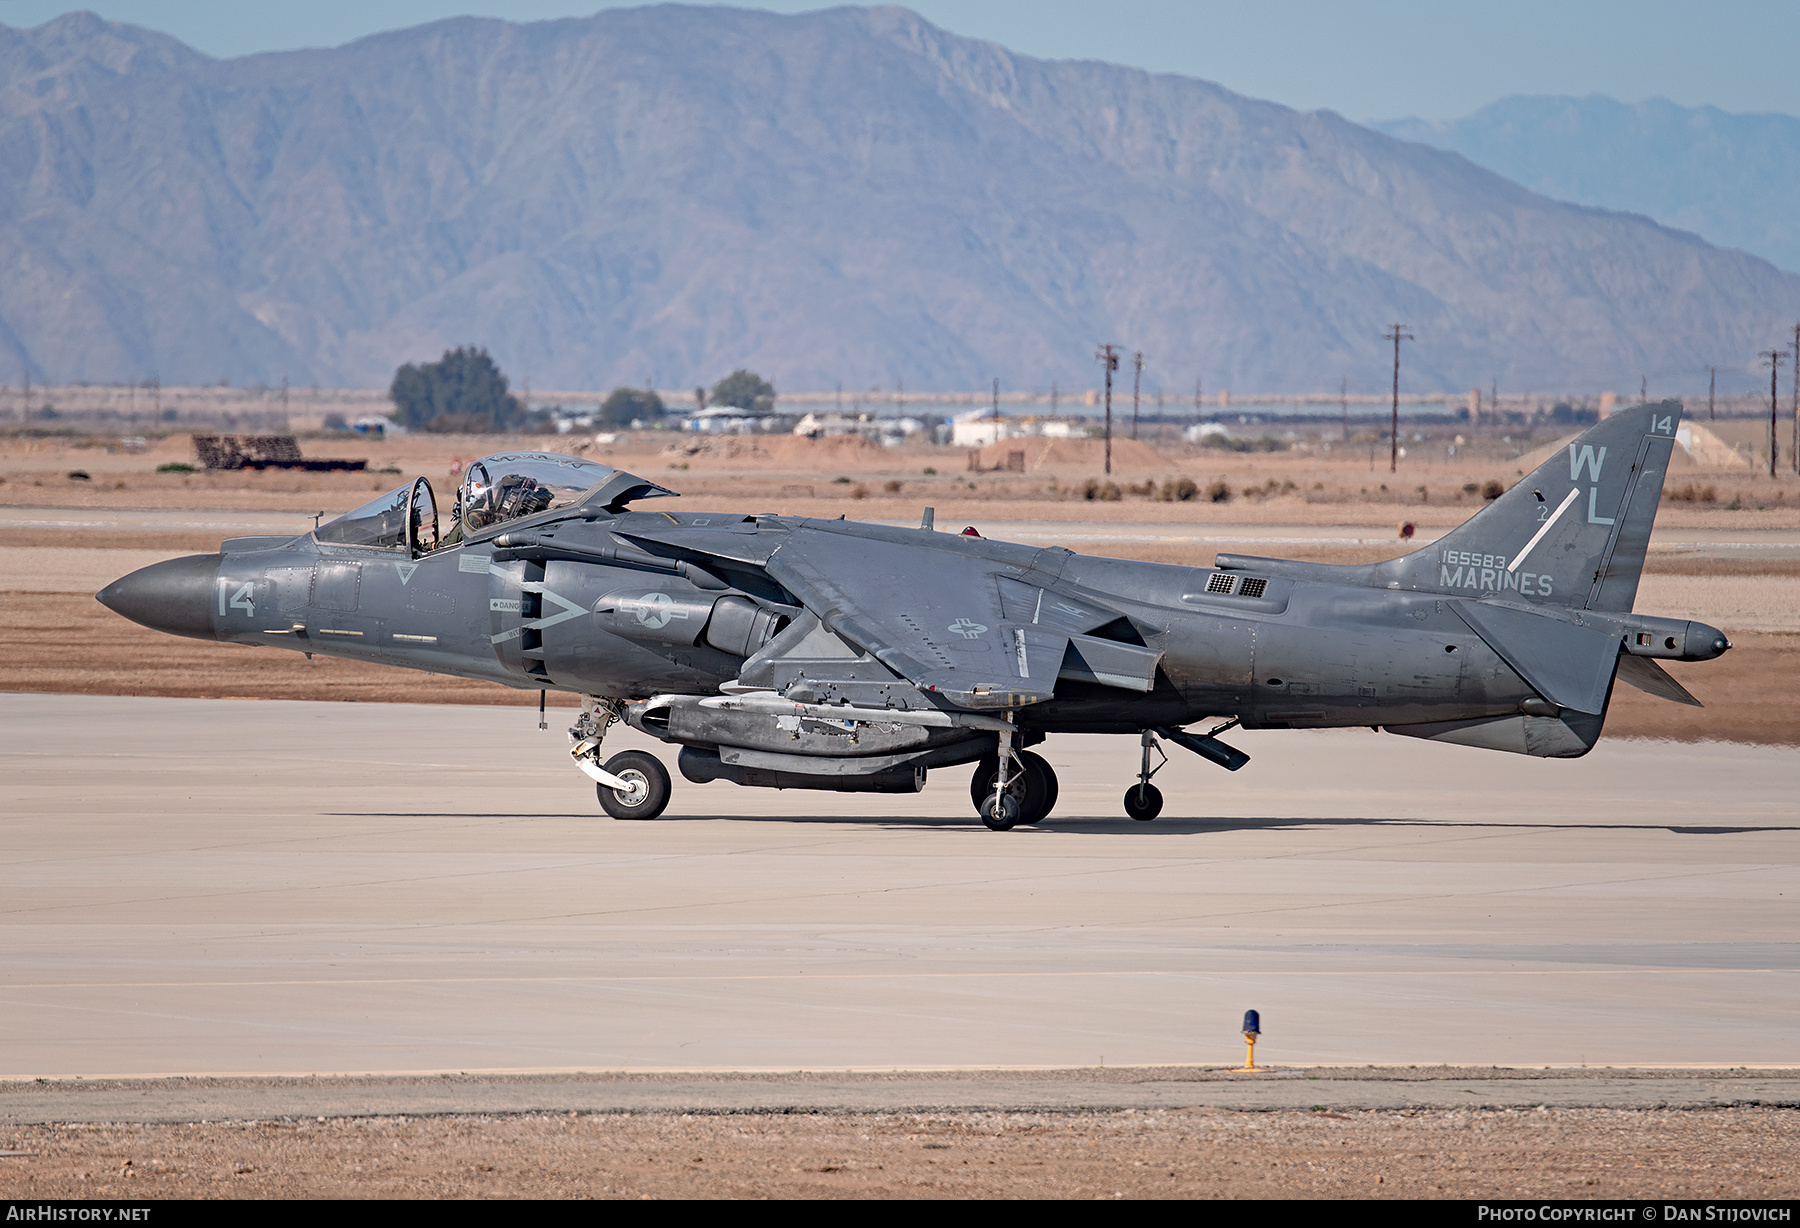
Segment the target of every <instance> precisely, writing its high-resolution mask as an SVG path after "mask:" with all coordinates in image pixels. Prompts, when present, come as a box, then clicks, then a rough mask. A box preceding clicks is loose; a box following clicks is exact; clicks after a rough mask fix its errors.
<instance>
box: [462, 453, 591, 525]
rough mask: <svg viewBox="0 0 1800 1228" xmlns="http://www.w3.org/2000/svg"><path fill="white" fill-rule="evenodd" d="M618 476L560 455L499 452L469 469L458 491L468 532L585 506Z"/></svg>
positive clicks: (463, 522)
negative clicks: (589, 497) (588, 495)
mask: <svg viewBox="0 0 1800 1228" xmlns="http://www.w3.org/2000/svg"><path fill="white" fill-rule="evenodd" d="M617 472H618V470H617V469H612V468H609V467H608V466H606V465H596V464H595V463H594V462H593V461H584V460H582V459H580V458H579V457H574V456H564V455H562V454H561V453H559V452H496V453H494V454H493V455H492V456H484V457H482V458H481V459H480V460H478V461H472V462H470V464H469V468H468V471H467V472H466V473H464V474H463V483H462V489H461V490H460V491H458V492H457V497H456V506H457V514H458V515H459V516H460V517H461V519H462V528H463V532H464V533H478V532H480V531H481V530H482V529H485V528H487V527H488V526H490V525H495V524H499V523H500V522H501V521H504V520H518V519H519V518H521V517H523V516H535V515H537V514H538V513H539V512H547V511H549V510H550V509H551V508H557V507H570V506H573V505H575V504H579V503H580V502H581V501H582V496H583V495H585V494H586V493H587V492H588V491H590V490H592V489H594V488H595V487H596V486H599V485H600V484H602V483H603V482H605V481H606V480H607V479H608V478H610V477H612V476H613V475H614V474H616V473H617Z"/></svg>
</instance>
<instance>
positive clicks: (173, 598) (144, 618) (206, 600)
mask: <svg viewBox="0 0 1800 1228" xmlns="http://www.w3.org/2000/svg"><path fill="white" fill-rule="evenodd" d="M219 559H220V556H219V555H216V554H190V555H188V556H187V557H186V558H180V559H165V560H164V561H163V562H160V563H152V564H150V566H148V567H143V568H139V569H138V570H137V571H134V572H132V573H131V574H130V575H128V576H124V577H121V578H120V579H117V580H114V581H113V582H112V583H111V584H109V585H107V586H106V587H105V588H103V589H101V590H100V591H99V592H97V593H95V594H94V600H96V601H98V602H99V603H100V604H101V605H103V606H105V607H106V608H107V609H109V610H111V611H112V612H113V613H115V614H123V615H124V616H125V617H126V618H129V619H130V620H131V621H132V622H134V623H141V624H143V625H144V626H146V627H150V628H153V629H154V630H157V631H167V632H168V633H169V634H170V635H185V636H188V637H190V638H192V639H197V640H210V639H216V638H218V637H217V636H215V635H214V634H213V613H212V606H213V588H214V585H215V582H216V581H217V579H218V575H219Z"/></svg>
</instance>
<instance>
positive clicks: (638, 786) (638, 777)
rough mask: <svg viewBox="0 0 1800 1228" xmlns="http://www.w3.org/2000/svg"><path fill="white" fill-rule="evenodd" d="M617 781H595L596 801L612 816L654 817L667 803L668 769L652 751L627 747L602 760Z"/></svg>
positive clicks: (626, 817) (629, 817)
mask: <svg viewBox="0 0 1800 1228" xmlns="http://www.w3.org/2000/svg"><path fill="white" fill-rule="evenodd" d="M606 771H607V773H608V774H609V775H611V776H612V777H613V778H614V779H616V780H618V782H619V784H617V785H607V784H596V785H595V786H594V792H595V793H597V794H598V795H599V797H600V805H601V807H602V808H603V809H604V810H605V811H606V813H608V814H610V815H611V816H612V817H613V818H615V819H654V818H656V817H657V816H658V815H660V814H661V813H662V812H663V810H664V809H665V808H666V807H667V806H668V804H669V769H667V768H665V767H664V766H663V765H662V761H661V760H660V759H658V758H657V757H656V756H655V755H648V754H645V753H644V752H643V751H641V750H628V751H625V752H624V753H622V754H617V755H614V756H613V757H612V758H611V759H608V760H607V761H606Z"/></svg>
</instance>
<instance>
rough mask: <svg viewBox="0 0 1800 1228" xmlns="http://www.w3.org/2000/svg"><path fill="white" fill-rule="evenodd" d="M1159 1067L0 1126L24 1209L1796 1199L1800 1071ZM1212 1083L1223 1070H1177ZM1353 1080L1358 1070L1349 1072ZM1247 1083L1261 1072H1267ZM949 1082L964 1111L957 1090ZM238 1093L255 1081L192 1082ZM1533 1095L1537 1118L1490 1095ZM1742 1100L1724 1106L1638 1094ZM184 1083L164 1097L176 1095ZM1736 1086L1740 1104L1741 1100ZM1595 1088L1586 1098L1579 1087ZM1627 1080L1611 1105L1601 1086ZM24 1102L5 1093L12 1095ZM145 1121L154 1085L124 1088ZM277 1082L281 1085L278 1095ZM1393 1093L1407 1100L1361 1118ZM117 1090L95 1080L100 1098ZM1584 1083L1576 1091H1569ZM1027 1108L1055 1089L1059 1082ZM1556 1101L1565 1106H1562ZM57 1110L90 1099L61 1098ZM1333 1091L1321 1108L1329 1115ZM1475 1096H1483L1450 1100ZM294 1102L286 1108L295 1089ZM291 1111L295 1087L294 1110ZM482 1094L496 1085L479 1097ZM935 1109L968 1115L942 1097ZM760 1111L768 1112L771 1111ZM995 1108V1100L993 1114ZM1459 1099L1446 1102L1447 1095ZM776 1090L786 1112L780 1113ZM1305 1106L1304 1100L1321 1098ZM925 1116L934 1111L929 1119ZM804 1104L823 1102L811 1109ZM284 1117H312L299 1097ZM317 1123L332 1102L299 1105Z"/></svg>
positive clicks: (2, 1158)
mask: <svg viewBox="0 0 1800 1228" xmlns="http://www.w3.org/2000/svg"><path fill="white" fill-rule="evenodd" d="M1169 1073H1170V1072H1157V1071H1061V1072H1047V1071H1045V1072H984V1073H980V1074H973V1075H966V1074H965V1075H951V1076H946V1075H942V1074H934V1073H932V1072H919V1073H915V1074H896V1075H892V1076H861V1077H860V1083H859V1080H858V1079H856V1078H848V1077H846V1076H834V1075H829V1074H821V1075H789V1076H770V1075H737V1076H733V1075H718V1076H706V1077H697V1076H692V1075H663V1076H619V1077H616V1078H614V1079H611V1080H603V1079H602V1080H596V1079H595V1077H593V1076H568V1077H564V1078H555V1077H537V1078H532V1079H526V1080H516V1079H515V1080H506V1079H499V1080H494V1079H488V1080H483V1079H478V1078H474V1077H470V1076H463V1077H460V1078H453V1079H448V1080H419V1079H414V1080H399V1081H392V1080H342V1081H309V1080H293V1081H288V1084H287V1085H288V1087H289V1088H291V1089H292V1088H299V1089H304V1088H305V1087H306V1085H308V1084H310V1085H311V1087H312V1088H313V1089H314V1090H315V1091H316V1090H322V1089H321V1086H320V1085H321V1083H336V1084H338V1085H339V1086H337V1087H336V1088H335V1089H334V1090H333V1092H332V1093H331V1094H332V1095H333V1098H341V1096H342V1095H349V1096H353V1097H354V1096H362V1097H364V1098H365V1099H367V1100H369V1101H372V1102H383V1101H387V1100H389V1099H390V1098H391V1097H390V1094H391V1093H392V1092H393V1091H395V1090H396V1088H399V1089H401V1090H402V1091H404V1089H405V1087H406V1086H408V1085H410V1086H412V1087H414V1088H420V1089H423V1090H422V1091H421V1092H419V1093H417V1094H415V1096H414V1097H413V1098H414V1099H415V1100H420V1099H421V1098H422V1099H423V1100H424V1101H426V1102H436V1101H440V1100H441V1099H442V1097H443V1096H444V1095H446V1094H450V1095H455V1094H457V1093H458V1092H460V1093H463V1094H465V1095H468V1094H470V1093H472V1092H473V1093H478V1092H479V1090H480V1089H481V1088H482V1087H484V1086H486V1087H499V1088H501V1089H503V1090H504V1089H505V1088H506V1087H507V1086H508V1085H510V1086H511V1087H513V1088H515V1089H516V1088H517V1087H519V1086H521V1085H523V1086H524V1087H526V1088H527V1089H528V1093H529V1094H530V1095H531V1096H534V1097H535V1098H536V1099H537V1100H538V1101H539V1102H540V1103H543V1102H545V1101H550V1102H555V1101H556V1099H557V1098H556V1094H555V1093H556V1091H557V1089H558V1088H563V1089H567V1088H568V1087H569V1086H571V1085H575V1086H579V1085H581V1084H582V1081H583V1080H587V1087H588V1088H589V1089H590V1090H591V1089H592V1088H593V1087H595V1086H604V1085H606V1084H608V1083H610V1085H611V1087H612V1088H613V1089H614V1090H615V1091H617V1090H618V1089H621V1088H625V1089H630V1088H637V1089H645V1088H648V1089H651V1090H652V1091H654V1090H655V1089H657V1088H659V1087H660V1088H662V1089H664V1090H665V1091H667V1090H674V1091H675V1092H676V1097H677V1099H678V1100H679V1099H680V1098H682V1097H685V1098H687V1099H688V1100H690V1101H692V1102H693V1103H690V1104H687V1105H685V1106H683V1105H681V1104H679V1103H677V1104H675V1105H673V1106H671V1107H660V1108H648V1109H644V1108H638V1109H632V1108H614V1109H601V1110H595V1109H594V1108H592V1107H591V1105H592V1102H593V1101H592V1098H591V1097H589V1098H588V1099H587V1101H586V1103H587V1105H588V1106H589V1107H583V1105H582V1100H581V1098H580V1097H579V1096H578V1097H577V1099H576V1101H575V1102H574V1103H573V1104H572V1105H571V1107H567V1108H564V1107H557V1108H541V1107H540V1108H538V1109H535V1110H527V1111H511V1112H509V1111H504V1110H498V1109H494V1108H491V1107H490V1108H487V1109H483V1108H482V1107H480V1106H479V1105H474V1106H471V1107H470V1108H467V1109H464V1110H462V1111H452V1112H442V1111H428V1112H425V1113H423V1114H421V1113H418V1112H416V1111H413V1112H394V1111H391V1105H390V1106H388V1109H387V1111H379V1112H366V1111H365V1112H356V1111H338V1112H316V1113H315V1112H310V1111H306V1112H289V1113H280V1112H271V1111H269V1110H271V1109H277V1108H280V1107H282V1106H280V1105H278V1104H275V1103H273V1102H271V1101H268V1100H264V1101H263V1102H262V1103H261V1106H260V1109H261V1111H259V1112H258V1113H257V1114H256V1115H254V1116H251V1115H247V1114H246V1115H243V1116H237V1115H227V1116H224V1117H222V1118H221V1117H212V1118H208V1119H205V1120H201V1119H199V1118H194V1119H189V1120H180V1121H167V1122H162V1123H159V1124H143V1123H133V1122H131V1121H130V1116H131V1114H129V1113H125V1112H122V1113H120V1114H119V1116H118V1117H117V1118H115V1119H114V1120H111V1121H90V1120H79V1121H69V1120H64V1121H55V1122H41V1123H33V1124H10V1125H4V1126H0V1151H3V1152H4V1153H6V1154H4V1155H0V1197H6V1198H298V1197H383V1198H443V1197H470V1198H494V1197H527V1198H533V1197H535V1198H569V1197H598V1198H765V1197H774V1198H796V1197H806V1198H897V1197H910V1198H944V1197H950V1198H969V1197H981V1198H1008V1197H1016V1198H1067V1197H1083V1198H1170V1197H1179V1198H1259V1197H1281V1198H1296V1197H1298V1198H1585V1199H1607V1198H1619V1199H1642V1198H1733V1199H1786V1198H1793V1197H1794V1196H1795V1195H1796V1194H1797V1193H1800V1159H1797V1158H1796V1153H1795V1151H1794V1149H1793V1146H1792V1138H1793V1123H1794V1109H1793V1108H1792V1107H1788V1106H1785V1105H1782V1104H1770V1103H1766V1102H1765V1103H1755V1102H1754V1101H1755V1098H1756V1096H1758V1095H1767V1094H1768V1091H1767V1089H1768V1088H1769V1087H1770V1086H1771V1085H1775V1084H1779V1085H1781V1086H1783V1087H1785V1088H1789V1089H1791V1088H1793V1087H1795V1086H1800V1084H1797V1083H1796V1081H1795V1079H1794V1077H1793V1076H1794V1074H1795V1073H1796V1072H1717V1071H1715V1072H1667V1071H1636V1072H1626V1071H1608V1072H1567V1071H1563V1072H1526V1071H1445V1070H1435V1069H1434V1070H1430V1071H1406V1072H1400V1071H1386V1070H1383V1071H1373V1070H1359V1071H1315V1072H1299V1071H1294V1072H1286V1074H1285V1076H1282V1075H1278V1076H1276V1077H1277V1078H1278V1079H1282V1080H1283V1081H1284V1082H1286V1083H1287V1084H1288V1085H1289V1087H1290V1089H1291V1091H1292V1092H1293V1095H1291V1096H1288V1097H1286V1098H1287V1099H1289V1100H1292V1101H1295V1102H1297V1103H1296V1105H1294V1106H1284V1107H1277V1108H1271V1109H1267V1110H1246V1109H1241V1108H1226V1107H1216V1106H1213V1105H1208V1104H1205V1103H1178V1104H1173V1105H1168V1106H1155V1107H1138V1106H1137V1105H1135V1104H1126V1103H1121V1102H1122V1101H1125V1100H1128V1099H1129V1098H1130V1097H1131V1095H1132V1093H1133V1091H1134V1089H1137V1090H1141V1089H1143V1088H1145V1087H1165V1088H1166V1087H1168V1086H1171V1083H1170V1081H1169V1080H1168V1079H1167V1078H1166V1076H1167V1075H1168V1074H1169ZM1185 1074H1186V1075H1188V1076H1193V1077H1191V1078H1189V1079H1188V1080H1187V1083H1188V1084H1189V1085H1197V1086H1201V1087H1208V1086H1214V1087H1216V1086H1218V1085H1219V1084H1220V1083H1222V1082H1224V1081H1225V1080H1227V1079H1228V1078H1229V1077H1230V1076H1229V1075H1228V1074H1227V1072H1223V1071H1212V1072H1204V1071H1202V1072H1194V1071H1188V1072H1185ZM1340 1076H1346V1077H1340ZM1254 1077H1255V1076H1252V1078H1254ZM946 1081H948V1082H951V1083H955V1084H957V1085H958V1086H959V1087H960V1088H961V1089H962V1093H961V1094H960V1095H952V1096H949V1097H946V1096H945V1095H944V1093H945V1090H946V1088H945V1086H944V1085H945V1083H946ZM176 1082H177V1083H179V1084H180V1085H181V1088H180V1090H181V1094H205V1095H210V1096H213V1097H215V1098H217V1099H222V1100H228V1099H230V1098H231V1097H232V1096H233V1093H234V1092H236V1093H242V1092H244V1091H246V1090H248V1085H249V1084H251V1083H253V1082H259V1083H263V1084H265V1085H269V1084H278V1083H279V1082H280V1081H248V1080H239V1081H231V1080H218V1081H187V1080H182V1081H176ZM745 1084H752V1085H755V1086H757V1087H759V1088H765V1089H771V1090H772V1092H773V1095H772V1096H771V1095H766V1094H765V1095H763V1096H762V1097H760V1100H761V1107H749V1108H732V1107H723V1108H721V1107H716V1099H717V1098H716V1097H714V1098H712V1100H709V1098H708V1097H707V1096H706V1095H705V1094H704V1091H705V1089H706V1088H711V1089H713V1090H714V1091H715V1092H716V1091H718V1090H721V1089H726V1090H728V1089H730V1088H731V1087H733V1086H734V1085H737V1086H740V1087H741V1086H743V1085H745ZM845 1084H848V1085H850V1086H852V1087H854V1086H858V1085H860V1086H861V1087H862V1088H863V1089H864V1093H865V1095H866V1096H867V1098H869V1099H870V1100H876V1099H879V1096H878V1095H877V1094H876V1093H879V1092H881V1091H887V1092H894V1091H898V1092H899V1093H900V1094H901V1095H903V1096H907V1097H909V1098H912V1099H913V1100H914V1106H913V1107H906V1108H899V1109H893V1108H882V1107H875V1108H857V1107H841V1106H840V1107H828V1108H823V1109H821V1108H819V1107H816V1103H815V1102H817V1101H818V1100H820V1099H821V1097H820V1095H819V1093H820V1092H821V1091H823V1090H825V1089H826V1088H827V1087H831V1086H839V1085H845ZM1500 1085H1507V1086H1519V1087H1524V1088H1526V1089H1528V1090H1529V1091H1531V1092H1536V1093H1539V1094H1538V1095H1537V1097H1536V1103H1532V1102H1531V1099H1530V1098H1529V1097H1528V1098H1526V1099H1524V1100H1522V1101H1518V1102H1511V1103H1504V1104H1501V1105H1498V1106H1496V1105H1494V1104H1492V1103H1491V1102H1492V1101H1493V1100H1494V1099H1495V1097H1494V1096H1493V1095H1491V1094H1490V1093H1489V1091H1488V1089H1490V1088H1493V1087H1496V1086H1500ZM1683 1085H1686V1086H1688V1087H1689V1088H1690V1089H1700V1088H1711V1089H1715V1090H1716V1089H1720V1088H1724V1089H1726V1092H1727V1098H1726V1101H1725V1103H1724V1104H1718V1103H1717V1102H1716V1101H1715V1102H1714V1106H1708V1105H1707V1102H1706V1100H1705V1099H1704V1098H1703V1097H1696V1096H1695V1095H1691V1094H1690V1095H1687V1096H1683V1095H1681V1094H1679V1092H1678V1094H1676V1095H1674V1096H1670V1097H1667V1099H1668V1100H1669V1101H1670V1103H1649V1104H1646V1103H1643V1102H1642V1098H1641V1097H1640V1098H1638V1099H1637V1100H1636V1101H1634V1100H1633V1098H1632V1097H1631V1096H1630V1095H1629V1094H1622V1093H1620V1091H1619V1090H1618V1089H1620V1088H1627V1089H1628V1088H1630V1087H1633V1086H1642V1087H1656V1088H1666V1087H1670V1086H1673V1087H1676V1088H1677V1089H1679V1088H1680V1087H1682V1086H1683ZM169 1086H170V1085H168V1084H165V1085H164V1090H167V1089H168V1087H169ZM1056 1087H1062V1088H1063V1089H1064V1090H1065V1091H1068V1090H1078V1089H1087V1090H1089V1091H1091V1092H1095V1093H1097V1094H1098V1095H1099V1096H1100V1097H1102V1098H1103V1100H1104V1098H1107V1097H1110V1098H1111V1100H1112V1103H1107V1104H1105V1106H1104V1107H1099V1108H1095V1107H1082V1106H1080V1105H1075V1106H1072V1107H1064V1108H1045V1107H1042V1106H1041V1105H1040V1106H1035V1107H1034V1106H1027V1107H1014V1106H1011V1105H1010V1104H1009V1102H1011V1101H1014V1100H1016V1099H1017V1096H1016V1095H1013V1094H1010V1093H1016V1092H1017V1091H1019V1090H1020V1089H1021V1088H1056ZM1733 1087H1738V1088H1741V1089H1742V1090H1743V1091H1744V1092H1746V1093H1749V1094H1747V1095H1744V1096H1741V1097H1737V1096H1730V1095H1729V1092H1730V1089H1732V1088H1733ZM1583 1088H1586V1089H1589V1094H1587V1095H1586V1096H1585V1097H1584V1096H1583V1095H1582V1089H1583ZM1602 1088H1611V1089H1613V1090H1611V1091H1601V1090H1598V1089H1602ZM16 1090H17V1089H0V1099H3V1100H4V1101H5V1102H6V1103H8V1104H9V1105H16V1104H17V1103H18V1101H19V1097H18V1096H17V1095H16V1094H15V1092H16ZM115 1090H116V1091H118V1092H119V1093H121V1094H123V1095H125V1096H127V1097H129V1098H130V1100H131V1101H132V1103H133V1105H134V1106H136V1107H137V1108H138V1110H139V1112H138V1114H137V1115H139V1116H142V1115H143V1114H142V1107H143V1106H146V1105H149V1104H151V1103H153V1101H154V1099H155V1097H156V1095H157V1088H156V1086H155V1085H149V1084H135V1085H129V1086H126V1085H121V1086H120V1087H119V1088H117V1089H115ZM277 1090H279V1089H277ZM1395 1090H1398V1091H1399V1092H1400V1094H1401V1095H1402V1097H1408V1096H1410V1102H1406V1103H1401V1104H1398V1105H1389V1106H1384V1107H1366V1105H1368V1104H1369V1103H1370V1102H1371V1101H1373V1100H1378V1096H1379V1094H1380V1093H1384V1092H1392V1091H1395ZM105 1091H106V1089H103V1088H98V1087H96V1088H92V1089H83V1092H82V1095H84V1096H87V1097H89V1098H91V1097H92V1096H93V1095H95V1094H104V1092H105ZM1571 1092H1573V1093H1574V1094H1573V1095H1572V1096H1571ZM1033 1094H1042V1093H1041V1092H1038V1093H1033ZM1558 1095H1561V1096H1562V1098H1563V1099H1564V1100H1565V1101H1567V1102H1566V1103H1556V1102H1554V1101H1555V1099H1556V1097H1557V1096H1558ZM37 1096H38V1097H40V1098H42V1099H44V1100H46V1101H62V1102H64V1103H72V1101H73V1099H76V1098H79V1097H69V1096H65V1095H64V1094H63V1091H62V1089H61V1088H58V1087H51V1088H47V1089H41V1090H39V1091H38V1092H37ZM1315 1097H1316V1100H1315V1099H1314V1098H1315ZM1456 1097H1466V1098H1467V1099H1468V1103H1466V1104H1457V1103H1454V1098H1456ZM280 1098H281V1097H280V1096H279V1094H278V1095H277V1099H280ZM289 1098H290V1099H291V1098H292V1097H291V1096H290V1097H289ZM473 1098H474V1099H476V1100H479V1099H481V1098H482V1097H480V1096H479V1095H478V1094H476V1095H474V1096H473ZM934 1098H935V1099H939V1100H944V1099H948V1100H949V1101H950V1103H947V1104H939V1105H936V1106H935V1107H933V1106H932V1102H933V1100H934ZM757 1099H758V1098H756V1097H753V1098H752V1102H753V1103H754V1102H755V1101H756V1100H757ZM984 1099H985V1101H986V1102H987V1105H986V1107H982V1104H983V1100H984ZM1446 1099H1450V1100H1451V1103H1449V1104H1445V1103H1443V1101H1445V1100H1446ZM771 1100H772V1101H773V1103H774V1104H775V1105H778V1106H781V1107H770V1103H771ZM1307 1101H1312V1103H1306V1102H1307ZM921 1105H923V1106H925V1107H919V1106H921ZM809 1106H810V1107H809ZM285 1107H288V1108H300V1107H302V1106H300V1105H299V1104H298V1103H296V1104H290V1105H287V1106H285ZM305 1107H306V1108H312V1107H318V1106H316V1105H310V1104H309V1105H307V1106H305Z"/></svg>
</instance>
